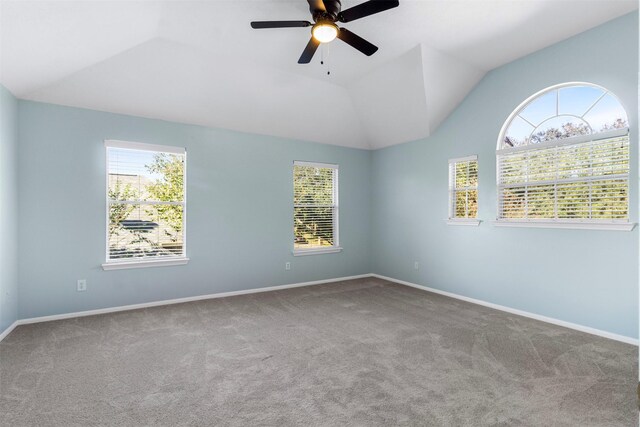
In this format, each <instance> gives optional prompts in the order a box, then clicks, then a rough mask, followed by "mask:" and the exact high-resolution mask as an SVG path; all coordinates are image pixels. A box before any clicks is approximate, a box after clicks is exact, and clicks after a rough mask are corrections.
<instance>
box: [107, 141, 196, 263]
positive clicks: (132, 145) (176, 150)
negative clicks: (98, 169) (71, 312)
mask: <svg viewBox="0 0 640 427" xmlns="http://www.w3.org/2000/svg"><path fill="white" fill-rule="evenodd" d="M104 146H105V166H106V169H105V171H106V184H105V199H106V209H105V225H106V227H105V257H106V260H107V261H106V262H104V263H103V264H102V269H103V270H105V271H108V270H123V269H130V268H147V267H167V266H174V265H184V264H187V263H188V262H189V258H188V257H187V256H186V254H187V149H186V148H185V147H173V146H169V145H158V144H147V143H144V142H133V141H121V140H116V139H105V140H104ZM107 148H124V149H130V150H145V151H158V152H162V153H172V154H181V155H184V158H185V162H184V177H183V181H182V182H183V186H184V188H183V194H184V201H183V203H182V206H183V211H182V246H183V247H182V255H178V256H166V257H165V256H163V257H162V258H159V259H149V258H140V259H137V260H132V259H130V258H125V259H121V260H113V261H110V260H109V202H110V200H109V178H108V174H109V156H107V155H106V149H107ZM148 203H149V204H154V202H148Z"/></svg>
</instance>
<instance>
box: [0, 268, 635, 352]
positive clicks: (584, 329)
mask: <svg viewBox="0 0 640 427" xmlns="http://www.w3.org/2000/svg"><path fill="white" fill-rule="evenodd" d="M366 277H377V278H378V279H383V280H388V281H390V282H394V283H398V284H400V285H405V286H410V287H412V288H416V289H421V290H423V291H427V292H433V293H435V294H439V295H444V296H447V297H450V298H455V299H458V300H461V301H466V302H470V303H472V304H478V305H482V306H484V307H489V308H493V309H495V310H500V311H504V312H507V313H510V314H516V315H518V316H523V317H528V318H531V319H535V320H539V321H541V322H546V323H551V324H553V325H558V326H563V327H565V328H569V329H574V330H576V331H580V332H586V333H588V334H592V335H597V336H600V337H604V338H609V339H612V340H616V341H621V342H624V343H627V344H631V345H635V346H637V345H638V340H637V339H634V338H630V337H626V336H624V335H618V334H614V333H611V332H606V331H602V330H600V329H595V328H591V327H588V326H582V325H578V324H576V323H571V322H565V321H564V320H558V319H554V318H552V317H547V316H542V315H539V314H535V313H530V312H528V311H523V310H518V309H515V308H510V307H506V306H503V305H499V304H494V303H490V302H486V301H482V300H479V299H475V298H469V297H465V296H462V295H458V294H454V293H452V292H446V291H441V290H439V289H434V288H430V287H427V286H422V285H417V284H415V283H411V282H407V281H404V280H399V279H394V278H392V277H387V276H382V275H380V274H374V273H370V274H360V275H357V276H347V277H337V278H334V279H326V280H315V281H312V282H302V283H292V284H289V285H280V286H269V287H266V288H254V289H246V290H242V291H231V292H220V293H216V294H208V295H198V296H194V297H185V298H176V299H170V300H162V301H152V302H146V303H141V304H131V305H124V306H119V307H108V308H100V309H97V310H87V311H78V312H75V313H64V314H54V315H51V316H42V317H32V318H29V319H20V320H16V321H15V322H13V324H12V325H11V326H9V327H8V328H7V329H6V330H5V331H4V332H2V333H0V341H2V340H3V339H4V338H5V337H6V336H7V335H9V334H10V333H11V331H13V329H14V328H15V327H16V326H19V325H28V324H31V323H40V322H50V321H53V320H62V319H71V318H74V317H84V316H95V315H97V314H107V313H115V312H119V311H128V310H137V309H141V308H148V307H158V306H163V305H171V304H181V303H185V302H192V301H201V300H207V299H215V298H224V297H231V296H235V295H247V294H255V293H260V292H271V291H279V290H283V289H291V288H299V287H302V286H312V285H321V284H324V283H333V282H342V281H345V280H353V279H362V278H366Z"/></svg>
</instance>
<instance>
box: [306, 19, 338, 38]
mask: <svg viewBox="0 0 640 427" xmlns="http://www.w3.org/2000/svg"><path fill="white" fill-rule="evenodd" d="M311 34H312V35H313V38H314V39H316V40H317V41H319V42H320V43H329V42H331V41H333V40H334V39H335V38H336V37H338V26H337V25H336V24H334V23H332V22H321V23H317V24H316V25H314V26H313V29H312V30H311Z"/></svg>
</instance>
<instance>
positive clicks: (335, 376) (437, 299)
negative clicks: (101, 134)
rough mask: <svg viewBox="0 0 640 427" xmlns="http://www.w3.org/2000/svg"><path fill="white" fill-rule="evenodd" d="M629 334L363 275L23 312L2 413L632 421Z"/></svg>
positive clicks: (38, 419) (2, 353) (193, 420)
mask: <svg viewBox="0 0 640 427" xmlns="http://www.w3.org/2000/svg"><path fill="white" fill-rule="evenodd" d="M637 361H638V353H637V349H636V348H635V347H633V346H631V345H626V344H622V343H619V342H615V341H610V340H607V339H603V338H598V337H594V336H591V335H587V334H583V333H580V332H575V331H572V330H569V329H564V328H560V327H555V326H551V325H548V324H545V323H540V322H537V321H533V320H530V319H526V318H522V317H518V316H512V315H507V314H504V313H502V312H498V311H494V310H491V309H487V308H483V307H479V306H476V305H472V304H468V303H464V302H460V301H457V300H453V299H449V298H446V297H442V296H439V295H434V294H431V293H427V292H423V291H420V290H416V289H412V288H408V287H404V286H401V285H396V284H392V283H389V282H385V281H383V280H378V279H362V280H354V281H349V282H342V283H334V284H326V285H319V286H312V287H306V288H297V289H290V290H285V291H278V292H269V293H262V294H253V295H245V296H238V297H230V298H224V299H217V300H208V301H201V302H194V303H186V304H179V305H172V306H165V307H157V308H150V309H144V310H136V311H129V312H121V313H114V314H108V315H100V316H92V317H84V318H78V319H70V320H62V321H57V322H49V323H41V324H35V325H25V326H20V327H18V328H17V329H16V330H15V331H14V332H12V333H11V334H10V335H9V337H7V338H6V339H5V340H4V341H3V342H2V343H0V424H1V425H6V426H23V425H30V426H31V425H33V426H54V425H55V426H58V425H59V426H94V425H126V426H129V425H162V426H177V425H194V426H204V425H212V426H214V425H215V426H228V425H229V426H231V425H233V426H253V425H255V426H258V425H259V426H263V425H264V426H287V425H305V426H308V425H311V426H325V425H326V426H336V425H355V426H375V425H425V426H625V427H627V426H635V425H638V419H637V417H638V415H637V410H636V405H635V397H634V396H635V394H634V393H635V390H634V389H635V385H636V379H637V377H638V371H637Z"/></svg>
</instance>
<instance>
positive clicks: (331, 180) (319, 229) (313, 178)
mask: <svg viewBox="0 0 640 427" xmlns="http://www.w3.org/2000/svg"><path fill="white" fill-rule="evenodd" d="M293 235H294V243H293V254H294V255H311V254H316V253H326V252H339V251H340V250H341V249H342V248H340V246H339V245H338V166H337V165H330V164H325V163H309V162H297V161H296V162H294V164H293Z"/></svg>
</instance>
